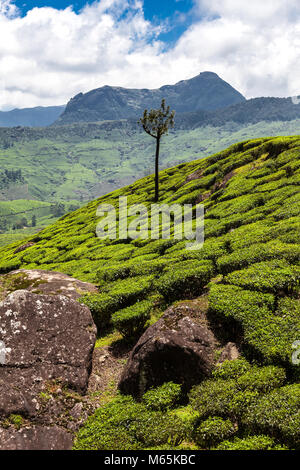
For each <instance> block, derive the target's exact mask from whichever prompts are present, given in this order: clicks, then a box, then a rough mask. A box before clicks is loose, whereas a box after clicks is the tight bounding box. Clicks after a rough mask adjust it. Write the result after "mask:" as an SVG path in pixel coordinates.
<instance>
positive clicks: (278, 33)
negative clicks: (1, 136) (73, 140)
mask: <svg viewBox="0 0 300 470" xmlns="http://www.w3.org/2000/svg"><path fill="white" fill-rule="evenodd" d="M45 6H47V7H48V8H43V7H45ZM68 6H72V8H67V7H68ZM16 7H17V8H16ZM203 71H211V72H215V73H217V74H218V75H219V76H220V77H221V78H223V79H224V80H225V81H227V82H228V83H230V84H231V85H232V86H233V87H235V88H236V89H237V90H239V91H240V92H241V93H243V94H244V96H246V97H247V98H252V97H258V96H296V95H299V94H300V2H299V0H264V1H263V2H262V1H261V0H251V2H246V1H242V0H95V1H94V3H92V2H91V1H89V3H86V2H85V1H84V0H74V1H73V3H70V2H67V1H65V0H62V1H57V0H40V1H32V0H0V110H7V109H12V108H14V107H18V108H20V107H31V106H49V105H58V104H64V103H66V102H67V101H68V100H69V99H70V97H72V96H74V95H76V94H77V93H79V92H87V91H89V90H92V89H94V88H98V87H101V86H104V85H111V86H122V87H127V88H158V87H160V86H162V85H167V84H174V83H176V82H178V81H180V80H185V79H189V78H192V77H194V76H196V75H198V74H199V73H201V72H203Z"/></svg>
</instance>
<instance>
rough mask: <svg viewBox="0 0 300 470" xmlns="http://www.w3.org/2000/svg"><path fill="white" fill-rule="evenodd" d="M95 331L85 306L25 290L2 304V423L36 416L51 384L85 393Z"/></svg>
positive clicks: (0, 403) (0, 409)
mask: <svg viewBox="0 0 300 470" xmlns="http://www.w3.org/2000/svg"><path fill="white" fill-rule="evenodd" d="M95 339H96V327H95V324H94V322H93V319H92V316H91V313H90V311H89V309H88V308H87V307H86V306H83V305H80V304H79V303H78V302H76V301H74V300H72V299H69V298H67V297H65V296H62V295H57V296H51V295H37V294H33V293H32V292H28V291H25V290H19V291H15V292H13V293H12V294H9V295H8V296H7V297H6V299H5V300H4V301H3V302H1V303H0V341H1V344H2V354H1V357H2V364H0V396H1V401H0V417H1V416H2V417H3V416H8V415H10V414H12V413H15V414H21V415H23V416H29V417H30V416H34V415H35V414H36V413H38V410H39V403H38V396H39V393H40V392H41V390H42V389H43V387H44V384H45V383H46V382H47V381H53V380H57V381H59V382H61V384H62V385H65V386H67V387H69V388H72V389H74V390H76V391H77V392H79V393H85V391H86V389H87V386H88V379H89V374H90V371H91V364H92V353H93V349H94V344H95Z"/></svg>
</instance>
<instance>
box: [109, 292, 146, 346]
mask: <svg viewBox="0 0 300 470" xmlns="http://www.w3.org/2000/svg"><path fill="white" fill-rule="evenodd" d="M151 309H152V302H149V301H147V300H144V301H142V302H137V303H136V304H134V305H131V306H130V307H127V308H124V309H122V310H119V311H118V312H115V313H114V314H113V315H112V318H111V321H112V324H113V326H114V327H115V328H116V329H117V330H118V331H119V332H120V333H121V334H122V335H123V336H124V337H126V338H132V337H135V336H136V335H137V334H139V333H141V331H142V330H143V328H144V326H145V323H146V321H147V320H149V318H150V312H151Z"/></svg>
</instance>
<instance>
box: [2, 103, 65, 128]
mask: <svg viewBox="0 0 300 470" xmlns="http://www.w3.org/2000/svg"><path fill="white" fill-rule="evenodd" d="M64 109H65V106H47V107H42V106H38V107H36V108H24V109H13V110H12V111H0V126H2V127H14V126H28V127H44V126H49V125H50V124H52V123H53V122H54V121H56V119H57V118H58V117H59V115H60V114H61V113H62V112H63V111H64Z"/></svg>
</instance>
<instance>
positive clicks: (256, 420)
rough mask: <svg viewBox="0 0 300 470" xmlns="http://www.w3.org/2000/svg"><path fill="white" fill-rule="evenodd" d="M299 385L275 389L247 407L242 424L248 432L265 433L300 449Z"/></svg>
mask: <svg viewBox="0 0 300 470" xmlns="http://www.w3.org/2000/svg"><path fill="white" fill-rule="evenodd" d="M299 410H300V385H299V384H292V385H286V386H285V387H281V388H278V389H275V390H273V391H271V392H270V393H268V394H267V395H264V396H262V397H261V398H260V399H259V400H258V401H257V402H256V403H254V404H253V405H252V406H250V407H249V409H248V410H247V413H246V415H245V416H244V418H243V424H244V426H246V427H247V429H248V430H249V431H250V432H253V433H257V432H261V433H264V434H265V433H266V434H269V435H271V436H272V437H275V438H279V439H281V440H283V441H284V442H286V443H287V444H288V445H289V446H291V447H295V448H297V449H300V411H299Z"/></svg>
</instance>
